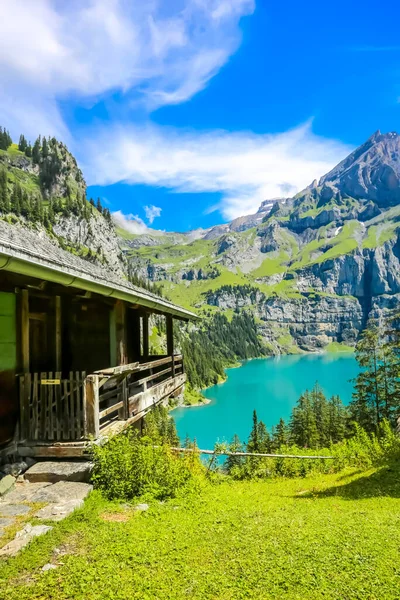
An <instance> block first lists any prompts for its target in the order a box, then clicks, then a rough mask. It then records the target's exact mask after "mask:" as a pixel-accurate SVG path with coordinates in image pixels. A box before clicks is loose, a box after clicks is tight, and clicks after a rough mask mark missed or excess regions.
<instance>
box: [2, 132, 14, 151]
mask: <svg viewBox="0 0 400 600" xmlns="http://www.w3.org/2000/svg"><path fill="white" fill-rule="evenodd" d="M11 144H12V139H11V136H10V134H9V132H8V131H7V130H6V128H5V127H4V128H3V127H0V150H8V148H9V147H10V146H11Z"/></svg>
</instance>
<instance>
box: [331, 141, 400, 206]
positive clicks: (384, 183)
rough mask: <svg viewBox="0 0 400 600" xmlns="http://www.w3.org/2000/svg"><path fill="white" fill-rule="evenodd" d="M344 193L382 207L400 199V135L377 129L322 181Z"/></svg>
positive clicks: (395, 202)
mask: <svg viewBox="0 0 400 600" xmlns="http://www.w3.org/2000/svg"><path fill="white" fill-rule="evenodd" d="M327 184H330V185H331V186H333V187H335V188H336V189H337V190H338V191H340V192H341V193H342V194H346V195H347V196H350V197H353V198H356V199H366V200H373V201H374V202H376V203H377V204H378V205H379V206H390V205H393V204H397V203H399V202H400V136H399V135H398V134H397V132H395V131H391V132H388V133H384V134H382V133H381V132H380V131H379V130H378V131H376V132H375V133H374V134H373V135H372V136H371V137H370V138H368V140H367V141H366V142H365V143H364V144H362V145H361V146H359V147H358V148H357V149H356V150H354V152H352V153H351V154H350V155H349V156H348V157H347V158H345V159H344V160H342V162H340V163H339V164H338V165H337V166H336V167H334V168H333V169H332V171H330V172H329V173H327V174H326V175H324V177H322V178H321V179H320V181H319V186H321V187H322V186H325V185H327Z"/></svg>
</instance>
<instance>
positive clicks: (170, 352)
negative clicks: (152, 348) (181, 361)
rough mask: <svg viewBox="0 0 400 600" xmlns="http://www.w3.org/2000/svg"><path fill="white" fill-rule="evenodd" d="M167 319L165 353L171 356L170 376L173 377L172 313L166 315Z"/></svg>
mask: <svg viewBox="0 0 400 600" xmlns="http://www.w3.org/2000/svg"><path fill="white" fill-rule="evenodd" d="M166 320H167V354H168V356H171V357H172V377H175V361H174V321H173V318H172V315H167V316H166Z"/></svg>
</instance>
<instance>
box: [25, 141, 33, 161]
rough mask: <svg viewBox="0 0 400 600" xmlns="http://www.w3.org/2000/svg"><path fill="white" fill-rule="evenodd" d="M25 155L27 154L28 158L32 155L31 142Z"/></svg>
mask: <svg viewBox="0 0 400 600" xmlns="http://www.w3.org/2000/svg"><path fill="white" fill-rule="evenodd" d="M25 156H27V157H28V158H31V157H32V146H31V143H30V142H29V144H28V145H27V147H26V149H25Z"/></svg>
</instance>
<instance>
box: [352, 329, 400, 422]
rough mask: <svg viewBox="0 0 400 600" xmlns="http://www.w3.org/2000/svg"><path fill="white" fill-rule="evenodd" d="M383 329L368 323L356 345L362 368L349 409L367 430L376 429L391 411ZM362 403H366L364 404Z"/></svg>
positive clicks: (357, 356) (357, 357) (358, 359)
mask: <svg viewBox="0 0 400 600" xmlns="http://www.w3.org/2000/svg"><path fill="white" fill-rule="evenodd" d="M382 337H383V336H382V331H381V330H380V329H379V327H377V326H376V325H375V324H371V325H369V326H368V327H367V328H366V329H365V330H364V331H363V332H362V334H361V337H360V340H359V341H358V342H357V345H356V351H355V353H356V359H357V361H358V363H359V365H360V367H361V368H362V370H361V372H360V373H359V375H358V376H357V378H356V383H355V388H356V392H355V397H354V399H353V402H352V403H351V405H350V410H351V412H352V414H353V416H355V413H356V412H358V414H359V416H361V415H362V417H363V419H368V421H367V422H365V423H364V425H363V426H364V427H365V428H366V429H367V431H375V432H377V431H378V429H379V424H380V422H381V421H382V419H383V418H384V417H385V416H386V414H387V413H388V412H389V405H390V399H389V386H388V382H387V381H386V377H387V375H388V373H387V371H386V366H385V363H386V360H387V358H386V357H385V351H384V343H383V340H382ZM361 405H363V406H361Z"/></svg>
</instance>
